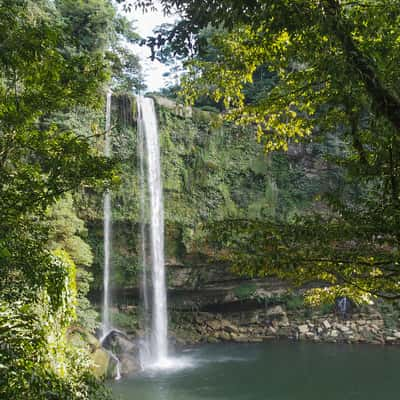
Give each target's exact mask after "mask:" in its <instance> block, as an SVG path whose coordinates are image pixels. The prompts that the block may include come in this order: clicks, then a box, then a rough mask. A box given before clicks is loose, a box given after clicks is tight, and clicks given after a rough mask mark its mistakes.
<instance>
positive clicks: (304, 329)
mask: <svg viewBox="0 0 400 400" xmlns="http://www.w3.org/2000/svg"><path fill="white" fill-rule="evenodd" d="M297 329H298V331H299V333H300V334H301V335H304V334H305V333H307V332H308V325H299V326H298V327H297Z"/></svg>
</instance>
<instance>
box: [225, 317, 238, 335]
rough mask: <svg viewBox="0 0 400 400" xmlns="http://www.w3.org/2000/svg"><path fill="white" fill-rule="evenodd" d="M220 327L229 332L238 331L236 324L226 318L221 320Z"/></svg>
mask: <svg viewBox="0 0 400 400" xmlns="http://www.w3.org/2000/svg"><path fill="white" fill-rule="evenodd" d="M221 328H222V329H223V330H224V331H226V332H229V333H237V332H239V328H238V327H237V326H236V325H234V324H232V323H231V322H230V321H228V320H226V319H223V320H222V321H221Z"/></svg>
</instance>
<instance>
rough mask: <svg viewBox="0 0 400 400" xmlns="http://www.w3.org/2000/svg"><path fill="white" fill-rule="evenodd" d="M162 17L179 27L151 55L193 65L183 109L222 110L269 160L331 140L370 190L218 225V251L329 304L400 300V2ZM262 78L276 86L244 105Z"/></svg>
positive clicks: (246, 6)
mask: <svg viewBox="0 0 400 400" xmlns="http://www.w3.org/2000/svg"><path fill="white" fill-rule="evenodd" d="M131 3H132V2H131ZM148 3H149V2H147V1H137V2H133V3H132V5H134V6H148ZM150 3H151V2H150ZM162 5H163V6H164V8H165V9H166V10H167V11H168V10H169V9H172V8H176V9H177V10H178V12H180V14H181V15H182V20H181V21H180V22H178V24H177V25H176V26H174V27H172V29H170V30H169V31H167V32H164V33H163V34H160V35H158V36H156V37H155V38H153V39H151V40H150V42H149V43H150V44H151V45H152V46H153V47H154V48H155V49H156V50H157V47H161V48H162V46H164V44H165V43H168V51H169V53H171V48H172V49H173V51H175V52H176V53H178V54H180V55H182V56H184V57H187V63H186V67H187V69H188V74H187V75H186V76H185V77H184V78H183V90H182V91H183V94H184V95H185V96H186V98H187V99H189V100H190V101H193V100H194V99H195V98H198V97H199V96H210V97H211V98H212V99H213V100H214V101H216V102H223V103H224V106H225V110H226V111H225V113H224V118H225V119H228V120H230V121H233V122H235V123H238V124H246V125H253V126H254V127H256V128H257V130H258V138H259V140H260V141H262V142H263V143H264V144H265V148H266V150H267V151H273V150H278V149H284V150H285V149H287V148H288V146H289V145H290V144H292V143H294V142H298V141H306V140H325V138H326V137H327V135H335V136H336V137H337V138H338V140H340V141H342V142H343V143H344V147H345V149H346V150H345V152H344V153H343V154H341V155H340V157H332V155H331V162H332V161H335V162H336V163H338V164H339V165H341V166H343V167H345V168H346V171H347V179H348V181H349V184H354V182H356V181H358V182H359V183H361V184H362V185H363V186H364V189H363V190H362V191H361V193H362V196H360V197H358V198H357V199H356V200H357V201H354V199H353V201H351V199H348V198H346V197H345V196H342V195H341V193H339V194H331V196H329V199H326V201H329V204H330V205H331V211H330V213H329V214H328V215H325V216H321V215H316V216H313V217H308V218H306V217H304V216H303V217H302V218H301V219H300V220H299V219H298V220H292V221H278V222H277V223H276V224H266V223H265V222H264V223H260V221H247V222H246V221H228V222H226V224H227V225H228V227H229V229H228V228H227V227H226V226H225V224H224V223H222V224H219V227H220V229H217V232H219V235H220V240H221V241H222V242H223V243H224V244H225V245H226V246H227V247H228V249H230V254H229V255H228V257H229V258H230V260H231V261H232V262H233V263H234V264H235V265H236V266H237V269H238V270H241V271H243V270H244V271H245V272H247V273H250V274H261V275H263V274H268V273H271V274H278V275H280V276H283V277H287V278H290V279H293V280H296V281H299V282H301V283H304V282H306V281H308V282H309V281H310V280H317V281H323V282H325V283H327V284H328V285H329V286H330V288H329V290H328V291H326V293H329V295H330V296H334V295H335V294H336V295H337V294H340V292H345V293H346V292H347V293H350V294H351V293H352V294H353V295H354V296H355V297H358V298H362V297H363V296H361V293H362V292H364V293H370V294H372V295H379V296H383V297H386V298H392V299H393V298H398V297H399V292H400V290H399V289H400V288H399V280H400V269H399V262H400V260H399V257H398V248H399V242H398V239H399V236H398V233H397V232H398V230H399V228H400V219H399V211H400V207H399V183H400V182H399V171H400V170H399V166H400V165H399V159H400V153H399V139H398V137H399V135H398V134H399V129H400V119H399V118H400V81H399V79H398V76H399V72H400V71H399V65H400V62H399V61H400V60H399V54H400V53H399V51H398V50H399V48H398V47H399V40H398V38H399V35H400V31H399V23H398V22H399V13H398V10H399V7H400V2H399V1H397V0H393V1H387V0H376V1H370V0H357V1H351V2H346V1H339V0H322V1H319V2H315V1H310V0H292V1H287V0H278V1H268V0H267V1H259V2H254V1H246V2H238V1H230V0H228V1H214V0H205V1H196V0H173V1H167V0H165V1H163V2H162ZM210 25H211V26H212V27H214V29H215V32H214V33H213V35H212V36H211V37H210V38H209V39H208V42H209V46H210V45H211V46H212V48H213V49H214V57H213V59H212V60H209V59H207V58H205V57H203V56H202V53H201V50H202V48H201V46H202V41H201V38H202V32H204V29H205V28H207V27H209V26H210ZM207 29H209V28H207ZM182 43H185V44H186V46H185V48H184V49H183V50H182V47H183V46H182ZM175 44H176V45H175ZM154 55H155V56H158V54H157V51H155V52H154ZM262 68H267V71H268V72H269V73H271V74H273V75H274V76H276V79H275V80H274V82H273V85H272V86H271V87H269V88H268V90H262V91H261V93H260V95H259V96H257V97H256V98H253V99H252V101H248V98H247V97H246V91H248V88H249V86H250V87H251V86H252V84H253V83H254V79H255V76H256V73H257V71H259V70H260V69H262ZM334 158H335V159H334ZM216 237H217V238H218V234H217V236H216Z"/></svg>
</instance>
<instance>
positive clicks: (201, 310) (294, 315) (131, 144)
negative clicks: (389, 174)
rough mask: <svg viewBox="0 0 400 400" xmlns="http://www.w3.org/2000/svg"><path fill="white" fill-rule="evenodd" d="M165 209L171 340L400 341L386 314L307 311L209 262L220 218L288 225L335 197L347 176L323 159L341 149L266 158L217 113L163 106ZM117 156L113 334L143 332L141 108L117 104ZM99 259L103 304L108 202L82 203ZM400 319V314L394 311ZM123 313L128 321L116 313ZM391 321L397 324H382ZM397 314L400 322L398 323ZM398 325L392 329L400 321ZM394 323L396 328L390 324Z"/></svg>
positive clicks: (284, 290) (266, 283) (92, 197)
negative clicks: (140, 302) (325, 196)
mask: <svg viewBox="0 0 400 400" xmlns="http://www.w3.org/2000/svg"><path fill="white" fill-rule="evenodd" d="M156 105H157V113H158V120H159V128H160V139H161V140H160V141H161V153H162V171H163V184H164V200H165V228H166V232H165V234H166V260H167V273H168V288H169V290H168V304H169V308H170V313H169V315H170V319H171V321H170V327H171V332H172V333H173V334H174V335H175V336H176V337H177V338H178V339H180V340H183V341H186V342H194V341H199V340H208V341H215V340H236V341H254V340H255V341H260V340H264V339H266V338H271V337H275V338H276V337H291V338H304V339H309V340H316V341H319V340H328V341H353V342H363V341H364V342H365V341H369V342H383V341H386V342H388V343H395V342H397V341H400V331H398V330H397V329H398V315H397V314H396V313H398V311H397V309H396V310H394V311H393V310H392V311H390V312H389V314H387V313H386V314H380V313H379V312H378V311H377V309H376V308H374V309H373V310H363V309H358V310H354V312H353V313H352V314H351V317H349V318H348V320H346V321H343V318H342V316H340V315H338V314H337V313H335V309H334V307H333V306H330V307H328V308H327V307H325V308H323V309H320V310H311V309H309V308H307V307H306V306H305V305H304V304H303V301H302V298H301V291H300V292H291V293H290V292H288V289H290V288H289V287H288V284H287V283H283V282H280V281H278V280H274V279H268V280H262V279H250V278H249V277H245V276H240V277H239V276H237V275H234V274H233V273H232V272H231V271H230V267H229V265H226V264H218V263H215V262H214V261H213V257H212V250H211V249H210V248H209V246H207V245H206V244H205V243H206V241H205V239H207V237H208V234H209V225H210V224H218V222H219V221H221V220H224V219H233V218H238V219H240V218H243V219H259V220H265V221H268V220H271V219H290V218H292V217H293V216H294V215H295V214H302V213H307V212H309V211H310V210H315V209H317V210H321V211H323V212H327V208H326V206H325V205H324V204H323V203H322V202H320V201H319V200H318V198H320V196H321V195H323V194H324V193H325V192H328V191H335V190H340V188H341V181H342V179H343V177H342V175H341V172H340V170H338V169H337V168H334V167H332V166H331V165H330V164H329V163H327V162H326V161H325V155H326V154H331V155H332V154H334V152H335V151H336V149H337V147H338V144H337V143H334V142H333V143H330V144H329V143H328V144H325V145H322V144H313V143H309V144H305V145H304V144H303V145H293V146H291V147H290V148H289V151H288V152H287V153H274V154H271V155H266V154H265V153H264V152H263V147H262V145H261V144H259V143H257V140H256V137H255V134H254V132H253V130H252V129H244V128H241V127H236V126H231V125H222V126H221V125H220V124H219V121H218V114H214V113H210V112H205V111H203V110H198V109H189V108H184V107H182V106H179V105H176V104H175V103H174V102H172V101H170V100H166V99H160V98H156ZM112 125H113V127H114V128H113V153H114V155H115V156H116V157H118V158H119V159H120V160H121V168H122V173H121V179H122V183H121V185H120V186H119V187H118V188H117V189H115V190H113V192H112V204H113V228H112V231H113V233H112V242H113V243H112V249H113V251H112V269H113V273H112V275H113V283H112V284H113V291H114V294H115V296H114V298H115V299H116V301H115V303H116V304H115V306H118V308H117V307H115V309H114V312H115V319H114V321H116V322H115V324H116V326H120V327H121V328H122V329H124V330H125V331H128V332H131V333H135V334H136V333H137V329H138V320H137V314H138V308H137V306H138V298H139V290H138V270H139V267H138V264H139V263H138V250H139V241H138V237H139V235H138V233H139V231H140V227H139V223H138V221H139V195H140V193H139V185H138V174H137V170H138V168H137V164H138V163H137V149H136V122H135V101H134V99H133V98H130V97H126V96H120V97H114V98H113V121H112ZM76 202H77V204H78V206H79V209H80V216H81V217H82V218H84V219H85V220H86V223H87V227H88V231H89V241H90V244H91V246H92V248H93V250H94V254H95V261H94V266H93V269H94V273H95V285H94V290H93V291H92V299H93V300H94V301H95V302H98V301H99V300H100V296H101V284H102V260H103V222H102V194H101V193H84V194H83V195H82V196H80V197H79V198H77V200H76ZM399 309H400V308H399ZM121 311H122V312H121ZM385 315H386V316H387V315H389V317H388V318H387V320H388V321H389V322H390V321H392V322H393V321H394V320H395V321H397V322H395V323H392V322H390V323H389V324H388V323H386V320H385V318H386V317H385ZM396 315H397V317H396ZM396 318H397V319H396ZM390 324H391V325H390Z"/></svg>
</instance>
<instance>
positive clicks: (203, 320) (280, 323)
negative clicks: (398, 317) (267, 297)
mask: <svg viewBox="0 0 400 400" xmlns="http://www.w3.org/2000/svg"><path fill="white" fill-rule="evenodd" d="M174 337H175V338H176V341H177V342H178V343H180V344H191V343H200V342H209V343H214V342H220V341H232V342H262V341H264V340H271V339H289V340H306V341H313V342H330V343H370V344H391V345H392V344H400V329H398V328H388V327H387V326H385V321H384V318H383V317H382V315H381V314H380V313H379V312H378V311H376V310H370V311H369V312H368V313H365V312H355V313H353V314H351V315H349V316H348V317H347V318H343V317H341V316H338V315H336V314H334V313H332V314H330V315H318V314H316V315H311V316H308V317H304V314H303V313H302V312H288V311H287V310H285V309H284V307H282V306H280V305H277V306H273V307H270V308H268V309H266V310H264V311H262V312H252V313H242V314H232V315H222V314H210V313H204V312H198V313H196V314H195V315H193V316H188V315H186V316H180V322H179V323H177V324H175V326H174Z"/></svg>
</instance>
